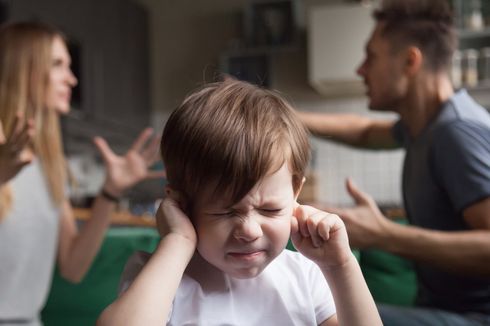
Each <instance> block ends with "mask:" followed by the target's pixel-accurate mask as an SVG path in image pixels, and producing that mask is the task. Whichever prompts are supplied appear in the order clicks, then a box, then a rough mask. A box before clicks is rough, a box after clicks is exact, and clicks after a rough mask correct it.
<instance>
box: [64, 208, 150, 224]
mask: <svg viewBox="0 0 490 326" xmlns="http://www.w3.org/2000/svg"><path fill="white" fill-rule="evenodd" d="M73 213H74V214H75V217H76V219H77V220H79V221H86V220H88V219H89V218H90V216H91V209H89V208H74V209H73ZM111 224H112V225H127V226H146V227H155V226H156V222H155V218H154V217H153V216H150V215H141V216H137V215H133V214H131V213H129V212H128V211H115V212H113V213H112V215H111Z"/></svg>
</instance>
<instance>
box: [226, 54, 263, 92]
mask: <svg viewBox="0 0 490 326" xmlns="http://www.w3.org/2000/svg"><path fill="white" fill-rule="evenodd" d="M269 67H270V65H269V56H268V55H267V54H265V53H226V54H223V55H222V56H221V59H220V70H221V72H223V73H225V74H227V75H230V76H232V77H234V78H236V79H239V80H243V81H247V82H249V83H252V84H255V85H258V86H261V87H265V88H268V87H270V80H271V78H270V69H269Z"/></svg>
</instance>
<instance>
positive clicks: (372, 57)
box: [357, 23, 408, 111]
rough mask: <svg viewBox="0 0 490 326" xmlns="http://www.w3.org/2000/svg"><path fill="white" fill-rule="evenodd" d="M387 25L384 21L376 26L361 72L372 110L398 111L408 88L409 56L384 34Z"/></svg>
mask: <svg viewBox="0 0 490 326" xmlns="http://www.w3.org/2000/svg"><path fill="white" fill-rule="evenodd" d="M383 27H384V26H383V23H378V24H377V25H376V28H375V29H374V31H373V33H372V35H371V38H370V39H369V41H368V43H367V44H366V54H365V59H364V61H363V62H362V64H361V66H360V67H359V68H358V69H357V74H358V75H359V76H361V77H362V78H363V80H364V84H365V85H366V88H367V96H368V97H369V108H370V109H371V110H381V111H386V110H395V111H396V110H397V108H398V107H399V105H400V102H401V101H402V100H403V99H404V96H405V93H406V90H407V82H408V80H407V78H405V76H404V74H403V71H404V68H405V58H404V57H403V51H397V52H395V51H393V49H392V47H391V44H390V41H389V40H388V39H387V38H386V37H384V36H383V35H382V30H383Z"/></svg>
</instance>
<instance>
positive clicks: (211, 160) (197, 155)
mask: <svg viewBox="0 0 490 326" xmlns="http://www.w3.org/2000/svg"><path fill="white" fill-rule="evenodd" d="M161 151H162V158H163V162H164V164H165V169H166V171H167V178H168V182H169V185H170V187H172V189H174V190H176V191H179V192H180V194H181V195H184V196H185V197H184V198H186V202H187V204H188V205H190V206H192V201H193V200H195V198H196V196H199V195H200V194H201V192H202V191H203V190H205V187H209V186H211V187H212V188H211V191H214V192H213V193H212V194H214V195H218V194H219V195H220V196H222V195H223V194H226V196H227V197H225V198H226V199H229V201H230V204H234V203H236V202H238V201H239V200H241V199H242V198H243V197H244V196H245V195H246V194H247V193H248V192H249V191H250V190H251V189H252V188H253V186H255V184H257V182H259V181H260V180H261V179H262V178H263V177H265V176H267V175H269V174H271V173H273V172H275V171H277V170H278V169H279V168H280V167H281V166H282V165H283V164H284V163H286V164H288V167H289V169H290V171H291V173H292V176H293V177H292V186H293V190H294V191H297V190H298V189H299V188H300V186H301V183H302V180H303V177H304V174H305V169H306V167H307V165H308V161H309V156H310V144H309V140H308V133H307V131H306V128H305V127H304V126H303V124H302V123H301V122H300V121H299V120H298V118H297V117H296V114H295V112H294V110H293V109H292V107H291V106H290V105H289V104H288V103H287V102H286V101H285V100H284V99H283V98H281V96H279V95H278V94H277V93H275V92H273V91H269V90H266V89H262V88H259V87H257V86H254V85H251V84H249V83H246V82H241V81H237V80H234V79H227V80H225V81H223V82H217V83H211V84H207V85H204V86H203V87H202V88H200V89H198V90H196V91H195V92H193V93H191V94H190V95H189V96H187V97H186V99H185V100H184V101H183V103H182V104H181V105H180V106H179V107H178V108H177V109H176V110H175V111H174V112H173V113H172V114H171V116H170V117H169V119H168V121H167V124H166V126H165V129H164V131H163V135H162V141H161ZM187 209H189V210H191V211H192V207H187Z"/></svg>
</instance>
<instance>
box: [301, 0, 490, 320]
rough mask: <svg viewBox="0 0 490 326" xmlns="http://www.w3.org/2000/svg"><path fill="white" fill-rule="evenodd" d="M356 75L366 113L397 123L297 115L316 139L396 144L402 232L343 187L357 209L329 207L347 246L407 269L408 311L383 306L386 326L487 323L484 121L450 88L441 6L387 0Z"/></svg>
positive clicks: (487, 147)
mask: <svg viewBox="0 0 490 326" xmlns="http://www.w3.org/2000/svg"><path fill="white" fill-rule="evenodd" d="M374 18H375V19H376V22H377V23H376V26H375V28H374V31H373V33H372V35H371V37H370V39H369V41H368V43H367V45H366V58H365V60H364V62H363V63H362V64H361V66H360V67H359V68H358V71H357V73H358V74H359V75H360V76H361V77H362V78H363V79H364V83H365V85H366V87H367V96H368V97H369V108H370V109H371V110H378V111H385V110H386V111H394V112H396V113H397V114H398V115H399V120H397V121H386V120H374V119H370V118H366V117H361V116H356V115H347V114H336V115H333V114H321V113H320V114H318V113H316V114H315V113H306V112H300V113H299V114H300V117H301V119H302V120H303V122H304V123H305V124H306V125H307V127H308V128H309V129H310V131H311V132H312V133H313V134H315V135H318V136H323V137H328V138H329V139H333V140H335V141H338V142H343V143H346V144H349V145H353V146H358V147H363V148H396V147H400V146H403V147H404V148H405V149H406V157H405V160H404V167H403V182H402V185H403V186H402V188H403V199H404V205H405V209H406V211H407V216H408V219H409V221H410V223H411V225H410V226H403V225H399V224H396V223H393V222H391V221H389V220H388V219H386V218H384V216H383V215H382V213H381V212H380V210H379V209H378V207H377V206H376V204H375V203H374V200H373V199H372V197H370V196H369V195H368V194H366V193H363V192H362V191H361V190H359V189H358V188H357V187H356V186H355V185H354V184H353V183H352V181H350V180H348V181H347V190H348V192H349V193H350V195H351V196H352V197H353V198H354V200H355V202H356V206H355V207H353V208H349V209H338V210H337V209H334V210H335V212H336V213H337V214H339V215H340V216H341V217H342V218H343V220H344V222H345V223H346V226H347V229H348V231H349V237H350V241H351V244H352V245H353V246H354V247H359V248H378V249H382V250H386V251H389V252H392V253H394V254H398V255H401V256H404V257H406V258H409V259H411V260H413V261H414V262H415V266H416V272H417V276H418V283H419V284H418V286H419V291H418V295H417V300H416V307H414V308H401V307H390V306H383V305H381V306H380V307H379V308H380V313H381V316H382V318H383V322H384V323H385V325H481V324H485V325H487V324H488V325H490V115H489V114H488V112H487V111H486V110H485V109H484V108H482V107H481V106H479V105H478V104H477V103H475V102H474V101H473V100H472V99H471V97H470V96H469V95H468V94H467V93H466V91H465V90H460V91H457V92H455V91H454V90H453V87H452V84H451V79H450V74H449V67H450V62H451V58H452V54H453V51H454V50H455V48H456V45H457V41H456V34H455V30H454V26H453V22H452V13H451V11H450V8H449V6H448V4H447V1H446V0H431V1H429V0H426V1H424V0H392V1H390V0H385V1H383V2H382V5H381V8H380V9H379V10H377V11H375V13H374Z"/></svg>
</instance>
